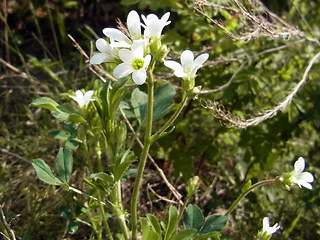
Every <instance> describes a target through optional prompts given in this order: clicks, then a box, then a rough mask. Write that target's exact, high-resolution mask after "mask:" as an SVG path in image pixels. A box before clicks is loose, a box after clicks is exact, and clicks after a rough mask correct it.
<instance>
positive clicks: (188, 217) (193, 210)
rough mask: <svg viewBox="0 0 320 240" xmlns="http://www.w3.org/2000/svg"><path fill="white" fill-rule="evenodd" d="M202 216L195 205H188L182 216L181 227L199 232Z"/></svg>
mask: <svg viewBox="0 0 320 240" xmlns="http://www.w3.org/2000/svg"><path fill="white" fill-rule="evenodd" d="M203 220H204V217H203V214H202V212H201V209H200V208H199V207H198V206H197V205H192V204H190V205H189V206H188V208H187V210H186V212H185V214H184V218H183V225H184V228H185V229H192V228H194V229H197V231H200V229H201V227H202V225H203Z"/></svg>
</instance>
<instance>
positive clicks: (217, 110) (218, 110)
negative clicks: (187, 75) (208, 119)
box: [202, 52, 320, 129]
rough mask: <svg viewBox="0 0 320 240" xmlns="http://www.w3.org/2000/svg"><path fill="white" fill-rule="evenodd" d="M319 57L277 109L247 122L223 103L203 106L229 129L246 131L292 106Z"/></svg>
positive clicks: (207, 102)
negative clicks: (227, 108) (245, 129)
mask: <svg viewBox="0 0 320 240" xmlns="http://www.w3.org/2000/svg"><path fill="white" fill-rule="evenodd" d="M319 57H320V52H319V53H317V54H316V55H315V56H314V57H313V58H312V59H311V61H310V63H309V65H308V66H307V68H306V70H305V72H304V74H303V77H302V79H301V81H300V82H299V83H298V84H297V85H296V86H295V87H294V88H293V89H292V91H291V93H290V94H289V95H288V96H287V97H286V98H285V100H284V101H282V102H280V103H279V104H278V105H277V106H276V107H275V108H273V109H270V110H267V111H264V112H263V113H262V114H260V115H259V116H257V117H253V118H250V119H247V120H241V119H240V118H239V117H237V116H234V115H232V113H231V112H230V111H227V110H225V109H224V106H223V105H222V104H221V103H219V102H216V101H203V102H202V106H203V107H204V108H206V109H211V110H212V111H213V114H214V116H215V117H217V118H218V119H221V120H223V121H225V122H227V123H229V124H228V126H229V127H233V128H239V129H244V128H247V127H250V126H255V125H258V124H259V123H261V122H263V121H265V120H267V119H269V118H272V117H274V116H276V115H277V113H278V112H279V111H280V110H281V109H283V108H285V107H286V106H287V105H289V104H290V102H291V101H292V99H293V97H294V96H295V95H296V94H297V92H298V91H299V89H300V88H301V86H302V85H303V84H304V83H305V82H306V80H307V77H308V74H309V72H310V70H311V68H312V66H313V65H314V63H315V62H316V61H317V60H318V58H319Z"/></svg>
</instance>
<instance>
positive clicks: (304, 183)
mask: <svg viewBox="0 0 320 240" xmlns="http://www.w3.org/2000/svg"><path fill="white" fill-rule="evenodd" d="M300 184H301V185H302V186H303V187H305V188H308V189H310V190H312V185H311V184H310V183H307V182H305V181H300Z"/></svg>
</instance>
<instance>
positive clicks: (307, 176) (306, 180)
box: [291, 157, 314, 189]
mask: <svg viewBox="0 0 320 240" xmlns="http://www.w3.org/2000/svg"><path fill="white" fill-rule="evenodd" d="M304 167H305V161H304V158H303V157H300V158H299V159H298V161H296V162H295V164H294V170H293V172H292V173H291V174H292V176H291V181H292V182H294V183H296V184H298V186H299V187H300V188H301V186H303V187H305V188H308V189H312V185H311V184H310V183H312V182H313V180H314V178H313V175H312V174H311V173H309V172H303V170H304Z"/></svg>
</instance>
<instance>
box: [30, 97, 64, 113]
mask: <svg viewBox="0 0 320 240" xmlns="http://www.w3.org/2000/svg"><path fill="white" fill-rule="evenodd" d="M58 106H59V104H58V103H56V102H55V101H54V100H52V99H51V98H48V97H41V98H37V99H36V100H34V101H33V102H32V103H31V104H30V107H39V108H44V109H49V110H52V111H56V112H57V111H58V109H57V107H58Z"/></svg>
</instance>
